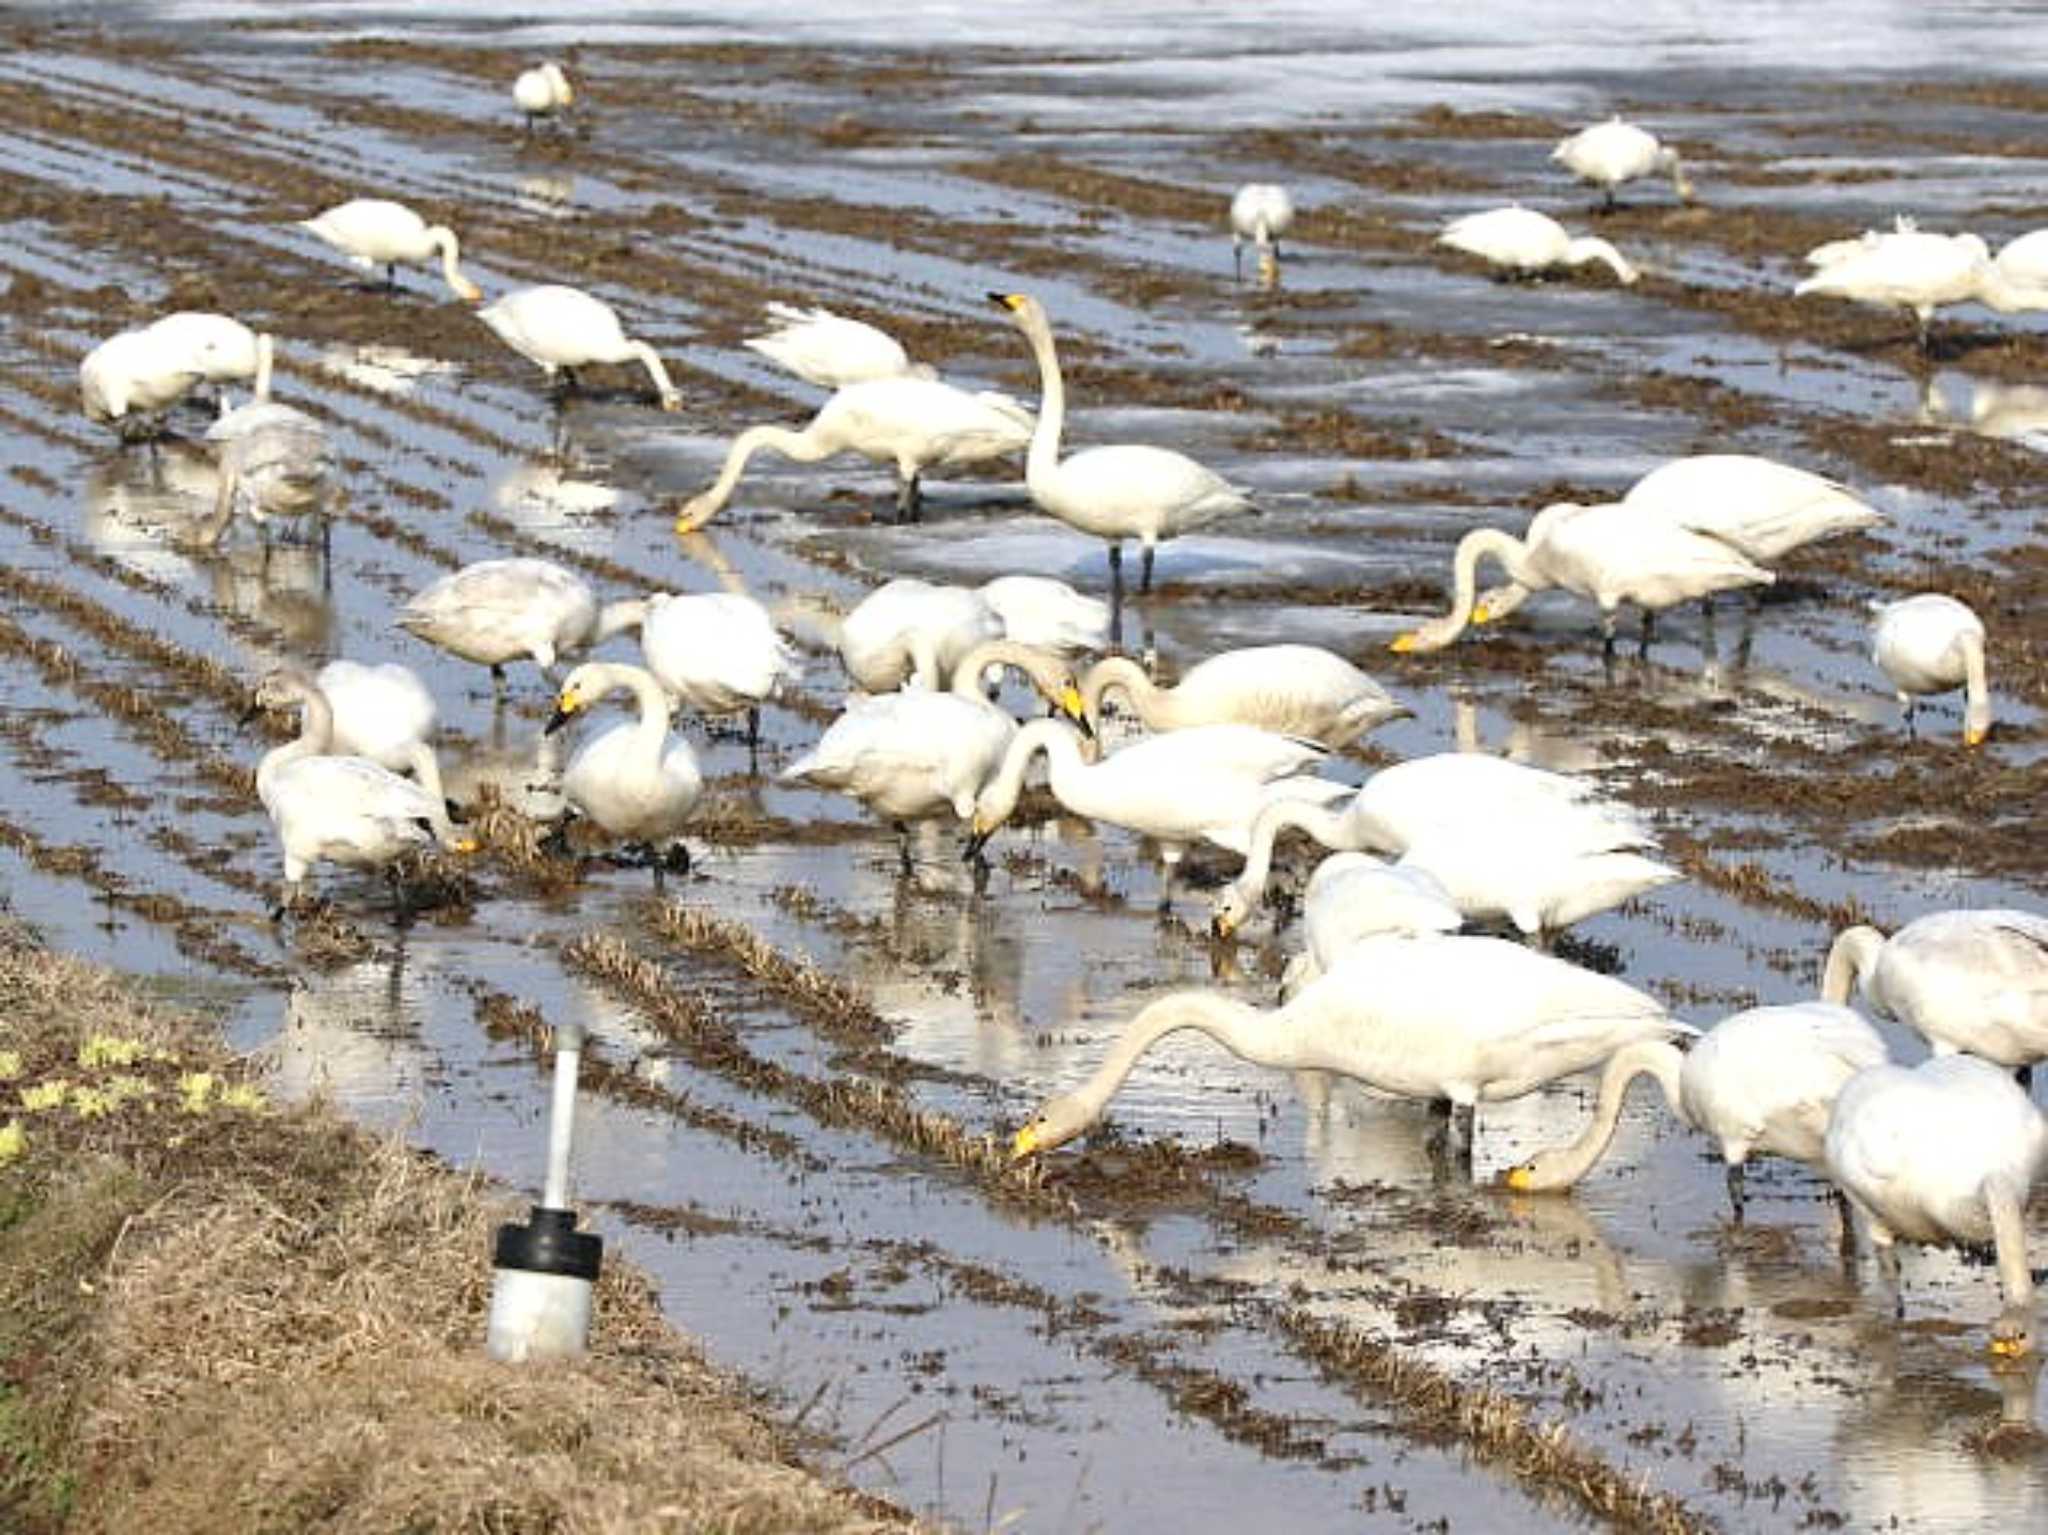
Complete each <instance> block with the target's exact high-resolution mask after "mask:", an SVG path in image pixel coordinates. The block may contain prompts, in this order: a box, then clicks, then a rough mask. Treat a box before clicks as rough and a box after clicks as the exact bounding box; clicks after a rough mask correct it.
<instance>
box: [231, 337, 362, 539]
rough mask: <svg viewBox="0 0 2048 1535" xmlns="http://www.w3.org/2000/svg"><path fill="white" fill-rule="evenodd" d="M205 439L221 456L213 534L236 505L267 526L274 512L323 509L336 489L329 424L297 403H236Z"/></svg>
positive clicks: (297, 513) (301, 512) (302, 512)
mask: <svg viewBox="0 0 2048 1535" xmlns="http://www.w3.org/2000/svg"><path fill="white" fill-rule="evenodd" d="M263 339H264V341H265V343H266V344H267V343H268V342H269V340H270V338H269V337H268V336H265V337H264V338H263ZM206 440H207V441H208V442H210V443H212V444H214V449H215V452H216V453H217V454H218V455H219V457H218V459H217V460H216V462H217V463H218V465H219V468H220V486H219V489H218V491H216V493H215V497H214V515H213V535H214V536H215V537H218V536H219V535H220V533H221V531H222V530H224V529H225V528H226V526H227V523H228V519H229V518H230V517H232V516H233V515H234V512H235V510H236V508H238V507H239V508H240V509H241V510H243V511H244V512H246V513H247V514H248V515H249V516H250V518H252V519H253V520H254V521H255V522H257V523H258V524H260V525H263V526H265V527H267V526H268V524H269V521H270V519H271V518H273V517H302V516H305V515H306V514H308V513H311V512H317V511H319V510H320V508H321V506H322V505H323V504H324V503H325V501H326V500H327V497H328V495H329V493H330V492H331V491H332V490H333V488H334V483H335V479H336V475H337V465H336V462H335V457H334V446H333V444H332V443H331V442H330V441H329V440H328V436H327V428H326V427H325V426H323V425H322V424H321V423H320V422H319V421H318V420H316V419H315V418H314V417H312V416H309V415H307V414H306V413H305V412H304V411H302V410H300V409H298V408H297V407H296V406H292V405H286V404H284V403H283V402H282V401H279V400H254V401H251V402H250V403H249V404H247V405H238V406H236V407H235V408H234V409H233V410H230V411H228V412H227V413H226V414H224V415H223V416H221V418H220V419H219V420H218V421H216V422H214V424H213V425H212V426H210V427H208V428H207V431H206Z"/></svg>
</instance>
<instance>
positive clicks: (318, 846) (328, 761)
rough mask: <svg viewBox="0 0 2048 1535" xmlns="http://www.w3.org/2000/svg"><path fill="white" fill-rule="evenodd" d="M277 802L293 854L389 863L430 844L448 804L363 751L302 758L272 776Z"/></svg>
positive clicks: (282, 835)
mask: <svg viewBox="0 0 2048 1535" xmlns="http://www.w3.org/2000/svg"><path fill="white" fill-rule="evenodd" d="M268 799H269V808H270V813H271V816H272V818H273V819H274V820H275V821H276V823H277V830H278V838H279V840H280V841H281V842H282V843H283V844H284V846H285V849H286V852H287V853H288V854H289V855H292V856H296V857H299V858H304V859H312V858H326V859H329V860H331V861H333V862H336V863H381V862H384V861H386V860H388V859H390V858H392V857H394V856H395V855H396V854H398V853H399V852H400V851H402V850H403V849H404V848H406V847H408V846H426V845H427V844H429V843H431V842H432V840H433V836H432V833H431V829H430V823H431V821H432V819H433V817H434V815H435V814H436V813H437V812H438V811H439V810H440V809H441V807H440V806H438V805H436V804H435V803H434V802H433V800H432V799H431V798H430V797H429V796H428V794H427V793H426V791H425V790H423V789H422V788H420V786H419V785H418V784H415V783H413V782H412V781H411V780H410V779H406V778H400V777H398V776H397V775H396V774H394V773H392V772H389V771H388V770H386V769H384V768H381V767H379V766H378V765H377V764H376V763H374V762H369V761H366V760H365V759H363V758H361V757H302V758H300V759H299V760H297V761H295V762H290V763H287V764H285V766H284V767H283V768H282V769H280V770H279V771H278V772H277V774H276V775H275V776H274V777H273V778H272V779H271V781H270V785H269V796H268Z"/></svg>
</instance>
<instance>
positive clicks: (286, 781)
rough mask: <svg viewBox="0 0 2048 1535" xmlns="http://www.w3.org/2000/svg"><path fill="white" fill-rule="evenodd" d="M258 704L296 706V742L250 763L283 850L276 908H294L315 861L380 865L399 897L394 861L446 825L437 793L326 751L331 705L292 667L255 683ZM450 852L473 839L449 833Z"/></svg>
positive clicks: (427, 841) (400, 906)
mask: <svg viewBox="0 0 2048 1535" xmlns="http://www.w3.org/2000/svg"><path fill="white" fill-rule="evenodd" d="M255 701H256V705H257V707H258V708H265V709H278V708H290V707H293V706H296V707H298V708H299V709H300V710H301V716H300V719H301V723H300V730H299V735H298V738H297V739H296V740H293V741H289V742H287V743H286V744H284V745H283V746H279V747H276V748H274V749H273V750H271V751H269V752H267V753H265V754H264V757H263V760H262V762H260V763H259V764H258V765H257V768H256V794H257V797H258V798H259V799H261V800H262V801H263V808H264V809H266V810H268V811H269V812H270V819H271V821H272V823H273V824H274V825H275V826H276V828H277V838H278V843H279V845H280V846H281V848H282V849H283V852H284V888H283V892H282V895H281V897H280V901H279V905H278V908H277V912H278V913H282V912H283V911H285V910H287V909H290V908H291V907H294V906H296V905H297V904H298V903H299V901H300V899H301V897H302V895H303V892H304V888H305V880H306V875H307V873H308V872H309V871H310V870H311V868H312V866H313V864H314V863H315V862H316V861H319V860H322V859H324V860H326V861H327V862H329V863H338V864H343V865H346V866H349V867H352V868H383V869H385V870H386V871H387V872H388V873H389V875H390V878H391V888H392V898H393V903H394V905H396V906H397V907H398V909H399V912H400V914H401V915H403V912H404V901H403V898H402V896H401V893H400V891H399V888H398V875H397V871H396V870H395V869H393V868H392V864H393V862H394V861H395V860H396V859H397V858H398V856H399V855H400V854H401V853H404V852H406V851H407V850H409V849H413V848H424V847H428V846H431V845H432V844H433V842H434V834H433V829H434V827H435V826H436V825H440V826H442V827H446V826H447V824H448V821H447V813H446V807H445V806H444V805H443V804H442V803H441V801H440V799H439V797H438V796H437V795H436V794H433V793H431V792H429V790H427V789H426V788H424V787H422V786H421V785H419V784H416V783H413V782H412V781H411V780H409V779H405V778H400V777H399V776H398V775H397V774H396V773H393V772H392V771H391V770H390V769H388V768H384V767H379V766H378V765H377V764H376V763H374V762H371V761H369V760H368V759H367V758H363V757H337V756H331V755H328V752H329V750H330V748H331V746H332V745H333V737H334V711H333V709H332V708H331V707H330V706H329V704H328V702H327V697H326V695H325V694H324V693H322V692H321V691H320V688H319V686H318V685H317V684H316V683H315V682H314V681H313V679H312V678H311V677H309V676H307V675H306V674H305V673H304V672H303V671H301V670H299V669H298V668H296V667H282V668H279V669H278V670H276V671H273V672H271V673H269V674H268V675H267V676H265V677H264V679H263V681H262V682H261V683H260V684H258V686H257V689H256V700H255ZM447 845H448V846H449V847H450V849H451V850H452V851H457V852H463V851H468V850H470V848H471V847H472V846H473V844H471V843H468V842H466V841H463V840H461V839H458V838H453V837H452V836H451V838H450V840H449V842H448V844H447Z"/></svg>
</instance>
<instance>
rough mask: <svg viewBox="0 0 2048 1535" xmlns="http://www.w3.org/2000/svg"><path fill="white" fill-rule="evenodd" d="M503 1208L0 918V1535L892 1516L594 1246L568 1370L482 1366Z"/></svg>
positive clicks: (618, 1526) (840, 1521) (803, 1527)
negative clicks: (785, 1433) (586, 1338)
mask: <svg viewBox="0 0 2048 1535" xmlns="http://www.w3.org/2000/svg"><path fill="white" fill-rule="evenodd" d="M519 1208H520V1207H519V1206H518V1205H516V1204H515V1202H513V1201H510V1200H508V1199H506V1198H505V1197H503V1195H502V1194H501V1193H499V1192H497V1191H494V1190H491V1189H488V1188H485V1187H480V1186H479V1185H478V1183H477V1182H476V1181H475V1180H473V1179H469V1178H465V1177H463V1176H461V1175H459V1174H457V1173H455V1172H453V1171H451V1170H450V1169H448V1168H447V1167H445V1166H443V1165H441V1164H439V1163H437V1162H434V1161H433V1160H431V1159H429V1158H426V1157H423V1156H421V1155H419V1154H417V1153H414V1152H411V1151H409V1150H407V1149H406V1148H405V1147H403V1146H402V1145H399V1144H396V1143H394V1142H392V1141H389V1140H384V1139H379V1138H376V1137H373V1136H370V1135H368V1134H366V1133H364V1132H362V1131H360V1130H358V1129H356V1128H355V1127H354V1126H352V1125H350V1124H348V1123H347V1122H346V1121H344V1120H343V1119H341V1118H340V1116H339V1115H337V1114H335V1113H334V1112H332V1111H330V1110H327V1109H324V1108H321V1107H319V1106H314V1107H309V1108H280V1107H278V1106H275V1105H272V1104H271V1103H269V1102H268V1101H266V1099H265V1098H264V1096H263V1094H262V1092H261V1082H260V1079H259V1078H258V1077H257V1076H256V1075H255V1074H254V1073H252V1072H251V1071H249V1070H247V1069H245V1068H244V1067H243V1066H242V1065H240V1064H239V1063H237V1062H235V1061H234V1060H233V1059H231V1058H230V1057H229V1056H228V1055H227V1053H226V1052H225V1050H224V1049H223V1047H222V1045H221V1043H220V1041H219V1039H218V1036H217V1034H216V1032H215V1031H214V1030H213V1029H212V1028H211V1027H210V1026H208V1025H207V1024H206V1023H205V1022H204V1021H203V1020H200V1019H195V1018H192V1017H190V1016H187V1015H184V1014H182V1013H178V1012H176V1011H173V1010H170V1009H167V1008H163V1007H160V1006H157V1005H153V1004H152V1003H150V1002H148V1001H147V1000H146V999H144V998H142V997H141V996H139V995H138V994H137V993H136V991H135V990H134V989H133V988H132V987H131V986H129V985H128V984H126V983H125V982H123V981H122V980H121V979H119V978H118V977H115V976H113V975H111V974H109V973H107V972H105V971H102V970H99V969H96V968H93V967H91V966H87V965H84V964H82V963H79V962H78V961H75V960H72V959H69V958H66V957H64V956H61V955H55V954H50V953H46V952H44V951H43V950H42V949H41V948H40V947H39V946H37V945H36V944H35V942H34V940H33V939H32V938H31V937H30V936H29V935H27V934H26V933H25V932H24V931H22V930H21V929H19V928H15V927H11V926H10V927H0V1529H6V1530H9V1531H18V1532H23V1535H44V1532H57V1531H64V1532H72V1531H133V1530H142V1529H147V1530H149V1531H151V1532H152V1535H186V1532H191V1535H198V1532H201V1531H204V1532H208V1535H213V1532H219V1531H224V1530H234V1531H273V1530H274V1531H280V1532H282V1531H303V1530H408V1531H428V1530H476V1531H543V1530H546V1531H557V1530H559V1531H579V1532H581V1531H591V1532H598V1531H605V1532H609V1531H628V1530H633V1531H638V1530H669V1529H678V1530H680V1529H691V1530H695V1529H718V1530H733V1531H748V1530H761V1531H769V1530H773V1531H825V1530H830V1531H851V1530H879V1529H889V1528H901V1527H902V1526H903V1523H904V1521H902V1520H901V1519H900V1518H898V1517H897V1516H896V1515H895V1513H894V1512H893V1511H892V1510H890V1509H888V1508H886V1507H884V1506H882V1505H879V1504H877V1503H875V1502H873V1501H872V1500H868V1499H864V1498H862V1497H860V1496H859V1495H857V1494H853V1493H850V1492H847V1491H845V1490H843V1489H837V1488H834V1487H831V1486H828V1485H827V1484H826V1483H824V1482H823V1481H821V1480H819V1479H818V1478H817V1477H815V1476H813V1475H811V1474H809V1473H808V1472H806V1471H804V1470H803V1469H801V1468H800V1467H799V1466H797V1465H796V1464H795V1463H794V1461H793V1458H792V1455H791V1451H790V1447H789V1445H788V1444H787V1442H786V1441H785V1440H784V1439H783V1438H782V1437H781V1436H779V1435H778V1433H777V1432H776V1431H775V1430H774V1429H773V1428H772V1427H771V1426H770V1425H769V1424H768V1422H767V1421H766V1420H765V1419H764V1418H763V1417H762V1416H761V1415H759V1414H758V1413H757V1412H755V1411H754V1410H753V1409H752V1407H751V1405H750V1402H749V1399H748V1397H747V1396H746V1394H745V1391H744V1389H743V1388H742V1387H741V1386H739V1385H738V1384H737V1383H735V1382H734V1381H732V1380H730V1379H728V1378H727V1377H725V1376H723V1375H721V1374H719V1373H718V1372H716V1371H714V1370H712V1369H710V1368H709V1367H708V1366H707V1365H706V1364H705V1363H704V1362H703V1360H702V1359H701V1358H699V1357H698V1355H697V1354H696V1353H695V1352H694V1351H693V1350H692V1349H691V1348H690V1346H689V1345H688V1344H687V1343H686V1342H685V1341H684V1340H682V1339H680V1338H678V1337H677V1335H676V1334H675V1333H674V1332H673V1331H671V1330H670V1329H669V1327H668V1326H667V1324H666V1323H665V1321H664V1320H663V1318H662V1316H661V1313H660V1309H659V1307H658V1305H657V1304H656V1300H655V1297H654V1296H653V1294H652V1293H651V1292H650V1290H649V1288H648V1286H647V1284H646V1283H645V1281H644V1280H643V1279H642V1278H641V1277H640V1276H638V1275H637V1274H634V1273H632V1272H630V1271H629V1270H628V1269H627V1268H626V1266H625V1265H624V1264H622V1263H620V1262H618V1261H616V1260H613V1261H611V1262H608V1263H607V1265H606V1275H605V1279H604V1281H603V1283H602V1285H601V1286H600V1291H599V1297H598V1327H597V1343H596V1352H595V1353H594V1355H593V1357H592V1358H590V1359H589V1360H587V1361H584V1362H582V1363H579V1364H576V1365H574V1366H548V1367H523V1368H511V1367H505V1366H500V1365H495V1364H493V1363H492V1362H491V1361H489V1360H488V1359H486V1358H485V1357H484V1355H483V1352H482V1339H483V1331H484V1314H485V1310H486V1307H487V1304H488V1301H489V1293H490V1267H489V1258H488V1252H489V1238H490V1232H491V1230H492V1228H493V1227H494V1226H495V1225H496V1223H497V1222H499V1221H501V1220H503V1219H505V1218H506V1217H507V1216H508V1214H512V1213H516V1212H517V1211H518V1210H519Z"/></svg>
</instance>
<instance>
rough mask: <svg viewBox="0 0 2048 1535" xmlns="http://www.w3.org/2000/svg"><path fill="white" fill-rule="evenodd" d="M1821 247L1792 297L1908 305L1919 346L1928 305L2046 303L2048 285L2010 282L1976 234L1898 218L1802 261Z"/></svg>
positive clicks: (1923, 343)
mask: <svg viewBox="0 0 2048 1535" xmlns="http://www.w3.org/2000/svg"><path fill="white" fill-rule="evenodd" d="M1823 252H1825V253H1826V254H1827V256H1828V259H1827V260H1826V261H1824V262H1823V263H1822V264H1821V265H1820V266H1819V269H1818V270H1817V271H1815V272H1814V273H1813V275H1812V276H1810V277H1807V278H1805V279H1804V280H1802V281H1800V282H1799V283H1797V284H1795V285H1794V286H1793V289H1792V292H1793V294H1794V296H1795V297H1799V296H1804V295H1806V294H1808V293H1818V294H1822V295H1824V296H1828V297H1834V298H1846V299H1850V300H1853V301H1854V302H1856V303H1859V304H1869V305H1873V306H1875V307H1878V308H1883V309H1904V310H1907V311H1909V312H1910V313H1911V314H1912V316H1913V320H1914V325H1915V327H1916V335H1917V338H1918V341H1919V345H1920V350H1921V351H1922V352H1923V353H1924V352H1926V351H1927V349H1928V346H1929V344H1930V340H1931V337H1932V326H1933V322H1934V312H1935V310H1937V309H1939V308H1941V307H1943V306H1944V305H1948V304H1968V303H1978V304H1982V305H1984V307H1985V308H1987V309H1991V310H1995V311H1996V312H1998V313H1999V314H2019V313H2022V312H2024V311H2027V310H2033V309H2048V289H2044V288H2041V287H2038V286H2035V285H2033V284H2031V283H2029V282H2021V281H2015V280H2014V279H2013V277H2012V276H2010V275H2009V271H2008V269H2006V268H2001V267H2000V266H1999V264H1998V263H1997V262H1995V261H1993V260H1992V259H1991V249H1990V247H1989V246H1987V245H1986V244H1985V243H1984V241H1983V239H1982V238H1981V237H1979V236H1977V235H1974V234H1958V235H1942V234H1935V233H1933V232H1932V231H1930V230H1924V229H1918V228H1914V227H1911V226H1910V225H1905V224H1904V223H1903V221H1902V226H1901V227H1900V228H1898V229H1895V230H1893V231H1891V232H1890V233H1872V234H1866V235H1865V236H1864V237H1863V238H1862V239H1860V240H1857V241H1853V242H1845V241H1834V242H1830V244H1829V245H1828V246H1824V247H1822V248H1821V250H1820V251H1817V252H1814V253H1811V254H1810V255H1809V256H1808V260H1809V261H1812V259H1813V256H1814V255H1819V254H1822V253H1823ZM2015 265H2016V267H2017V266H2018V263H2016V264H2015Z"/></svg>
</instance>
